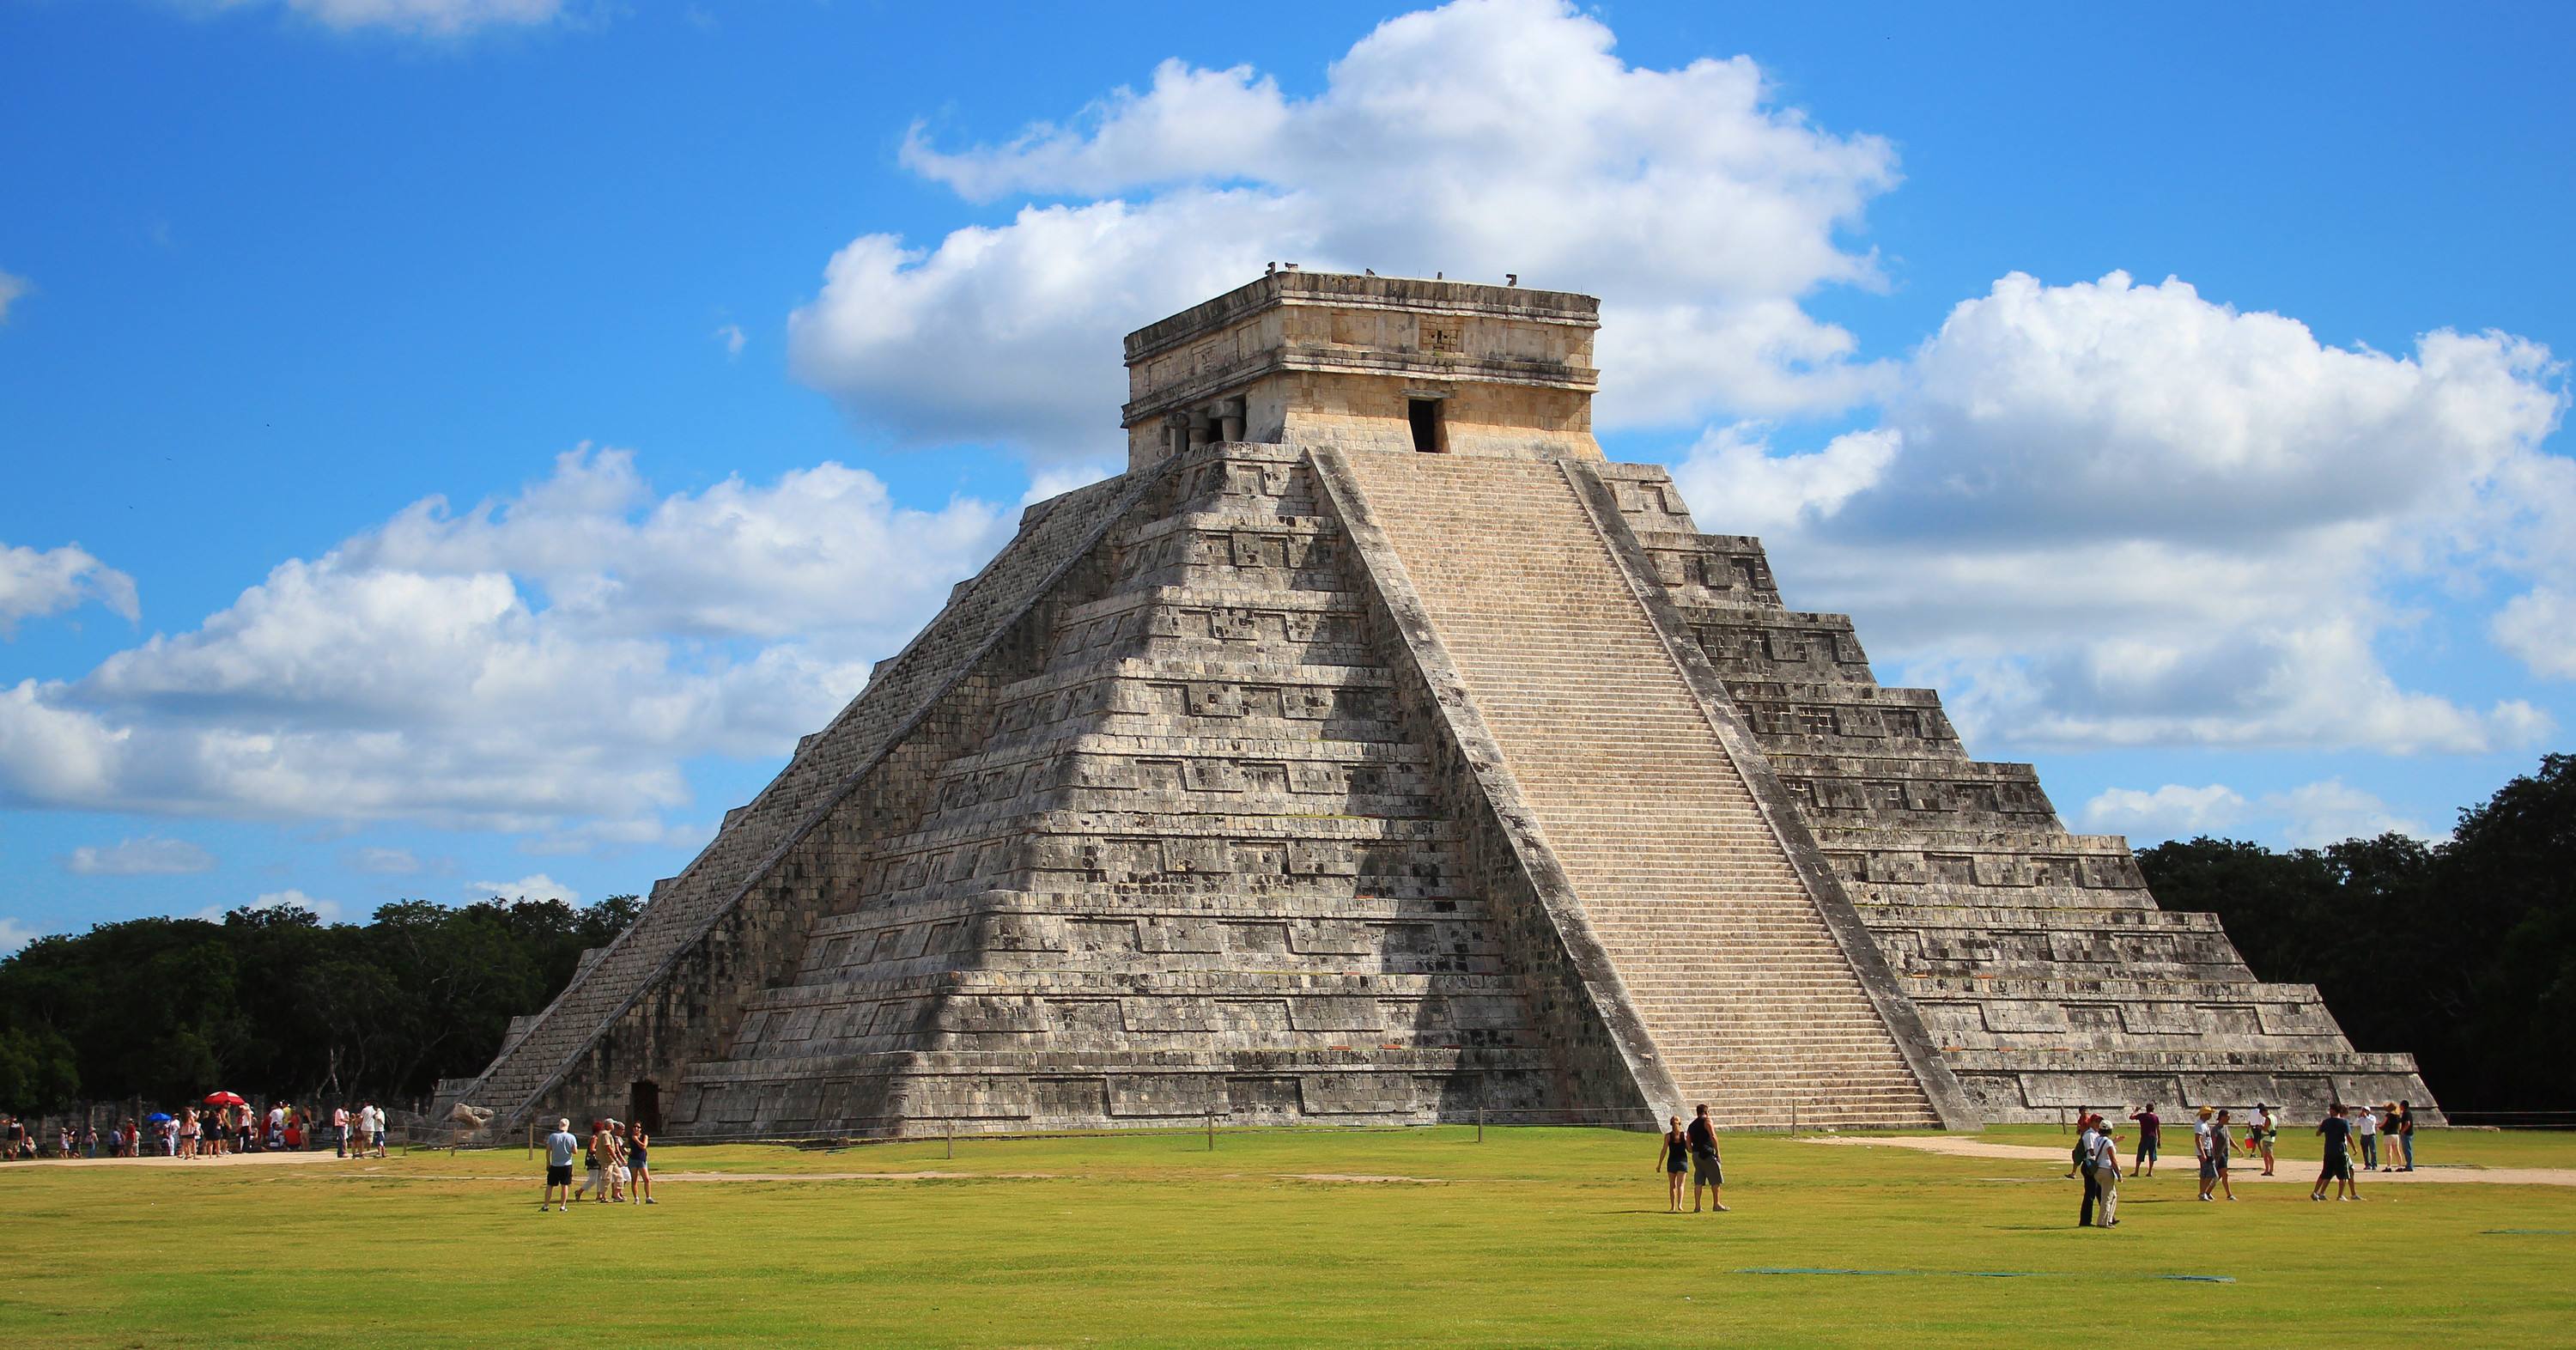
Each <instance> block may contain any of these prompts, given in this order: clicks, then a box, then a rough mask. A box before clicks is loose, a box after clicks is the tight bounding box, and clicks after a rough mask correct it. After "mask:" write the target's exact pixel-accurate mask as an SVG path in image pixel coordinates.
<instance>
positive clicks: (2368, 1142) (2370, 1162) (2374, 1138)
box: [2353, 1106, 2379, 1172]
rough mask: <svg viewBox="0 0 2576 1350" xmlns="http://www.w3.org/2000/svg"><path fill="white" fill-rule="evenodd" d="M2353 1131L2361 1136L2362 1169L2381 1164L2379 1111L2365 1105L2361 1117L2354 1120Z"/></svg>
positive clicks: (2366, 1169)
mask: <svg viewBox="0 0 2576 1350" xmlns="http://www.w3.org/2000/svg"><path fill="white" fill-rule="evenodd" d="M2353 1132H2354V1133H2356V1134H2359V1135H2360V1136H2361V1170H2363V1171H2365V1172H2367V1171H2370V1170H2372V1169H2374V1168H2376V1167H2378V1166H2379V1113H2378V1112H2376V1111H2373V1110H2371V1109H2370V1108H2369V1107H2367V1106H2365V1107H2363V1108H2361V1119H2359V1120H2357V1121H2355V1122H2353Z"/></svg>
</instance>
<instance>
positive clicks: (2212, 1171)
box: [2200, 1158, 2219, 1181]
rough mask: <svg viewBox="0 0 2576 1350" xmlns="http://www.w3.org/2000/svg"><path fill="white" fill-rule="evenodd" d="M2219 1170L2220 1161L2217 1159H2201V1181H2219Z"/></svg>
mask: <svg viewBox="0 0 2576 1350" xmlns="http://www.w3.org/2000/svg"><path fill="white" fill-rule="evenodd" d="M2218 1168H2219V1161H2218V1159H2216V1158H2203V1159H2201V1160H2200V1179H2201V1180H2203V1181H2216V1180H2218Z"/></svg>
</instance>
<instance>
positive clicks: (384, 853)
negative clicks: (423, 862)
mask: <svg viewBox="0 0 2576 1350" xmlns="http://www.w3.org/2000/svg"><path fill="white" fill-rule="evenodd" d="M342 861H344V862H346V863H347V864H348V865H349V866H350V867H351V868H352V869H354V870H356V871H360V872H374V873H376V874H378V875H380V876H407V875H409V874H411V873H413V872H417V871H419V870H420V858H419V856H418V855H416V854H414V853H413V852H412V851H411V850H410V849H407V848H354V849H351V850H349V852H348V853H347V854H346V855H345V856H344V857H343V859H342Z"/></svg>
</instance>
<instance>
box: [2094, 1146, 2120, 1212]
mask: <svg viewBox="0 0 2576 1350" xmlns="http://www.w3.org/2000/svg"><path fill="white" fill-rule="evenodd" d="M2093 1188H2094V1189H2095V1190H2096V1191H2099V1192H2100V1193H2101V1196H2102V1204H2101V1208H2100V1209H2099V1210H2098V1211H2097V1213H2098V1214H2099V1215H2100V1217H2101V1221H2102V1222H2101V1226H2102V1227H2104V1228H2117V1227H2119V1226H2120V1140H2119V1137H2118V1136H2117V1135H2114V1134H2113V1133H2111V1126H2110V1123H2109V1122H2108V1121H2105V1122H2103V1123H2102V1124H2101V1125H2099V1126H2098V1127H2096V1128H2095V1130H2094V1132H2093Z"/></svg>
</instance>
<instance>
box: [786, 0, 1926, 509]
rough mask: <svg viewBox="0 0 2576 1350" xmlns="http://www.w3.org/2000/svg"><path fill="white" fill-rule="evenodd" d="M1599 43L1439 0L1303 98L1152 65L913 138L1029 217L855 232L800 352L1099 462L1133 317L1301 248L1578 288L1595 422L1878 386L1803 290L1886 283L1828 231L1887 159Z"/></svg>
mask: <svg viewBox="0 0 2576 1350" xmlns="http://www.w3.org/2000/svg"><path fill="white" fill-rule="evenodd" d="M1612 41H1613V39H1612V34H1611V32H1610V30H1609V29H1608V28H1607V27H1606V26H1604V25H1603V24H1602V23H1600V22H1599V21H1598V20H1596V19H1594V18H1592V17H1590V16H1588V15H1585V14H1582V13H1579V12H1577V11H1576V10H1574V9H1573V8H1571V7H1570V6H1568V5H1566V4H1564V3H1562V0H1459V3H1455V4H1451V5H1448V6H1445V7H1443V8H1440V9H1436V10H1431V11H1427V12H1423V13H1415V14H1407V15H1404V16H1402V17H1399V18H1396V19H1392V20H1389V21H1388V22H1386V23H1384V24H1381V25H1380V26H1379V27H1378V28H1377V29H1376V30H1375V31H1374V32H1372V33H1370V34H1368V35H1367V36H1366V37H1364V38H1362V39H1361V40H1360V41H1359V42H1358V43H1356V44H1355V45H1354V46H1352V47H1351V49H1350V50H1349V51H1348V52H1346V53H1345V54H1344V55H1343V56H1342V57H1341V58H1340V59H1339V60H1338V61H1336V62H1334V63H1333V65H1332V67H1331V69H1330V71H1329V72H1328V75H1327V79H1326V81H1325V85H1324V88H1323V89H1322V90H1320V91H1319V92H1317V93H1316V94H1315V95H1313V96H1312V97H1309V98H1293V97H1290V96H1288V95H1287V94H1285V93H1284V92H1282V90H1281V89H1280V88H1279V86H1278V84H1277V82H1276V81H1275V80H1274V79H1273V78H1271V77H1270V76H1268V75H1265V74H1262V73H1260V72H1258V71H1256V70H1254V69H1253V68H1252V67H1250V66H1236V67H1232V68H1229V69H1225V70H1208V69H1202V68H1197V67H1193V66H1189V65H1187V64H1185V63H1183V62H1180V61H1166V62H1164V63H1163V64H1162V65H1161V66H1160V67H1158V68H1157V69H1156V70H1155V71H1154V74H1153V79H1152V83H1151V84H1150V85H1149V86H1148V87H1147V88H1145V89H1143V90H1141V91H1140V90H1134V89H1128V88H1121V89H1117V90H1113V91H1111V92H1110V93H1109V94H1108V95H1106V96H1105V97H1103V98H1102V99H1100V100H1099V101H1097V102H1095V103H1094V104H1092V105H1091V106H1090V107H1088V108H1085V109H1083V110H1082V111H1081V112H1080V114H1079V115H1078V116H1076V117H1075V118H1073V119H1072V120H1071V121H1070V122H1069V123H1067V124H1063V125H1057V124H1041V125H1039V126H1034V127H1031V128H1029V129H1028V130H1027V131H1025V132H1023V133H1022V134H1021V135H1019V136H1018V137H1016V138H1014V139H1012V140H1010V141H1007V142H1004V143H1002V144H998V145H976V146H968V147H965V148H962V149H955V150H947V149H942V148H940V147H939V145H938V143H937V138H936V137H934V136H933V135H932V133H931V132H929V131H928V130H926V129H924V128H921V127H916V128H915V129H914V131H913V134H912V136H911V137H910V139H909V140H908V141H907V143H906V145H905V149H904V155H903V158H904V162H905V163H906V164H907V165H908V166H910V167H911V168H912V169H913V170H914V171H916V172H917V173H920V174H922V175H923V176H925V177H927V178H930V179H932V180H933V181H936V182H939V183H942V184H944V185H946V186H948V187H949V188H951V189H953V190H955V191H956V192H958V193H959V194H960V195H961V196H964V197H966V198H967V199H969V200H973V201H990V200H994V199H997V198H1007V197H1014V196H1016V197H1021V198H1024V199H1027V204H1026V205H1024V206H1022V207H1021V208H1020V209H1018V210H1017V212H1016V213H1015V214H1014V215H1013V216H1012V218H1011V219H1010V220H1009V221H1008V222H1007V223H1005V224H999V225H978V226H970V227H967V228H963V229H959V230H956V231H953V232H951V233H949V234H947V235H946V236H944V237H943V238H941V239H939V240H937V241H935V242H930V243H925V244H914V243H911V242H909V241H907V240H905V239H903V238H900V237H898V236H894V235H887V234H869V235H864V236H861V237H859V238H857V239H855V240H853V241H852V242H851V243H850V244H848V245H847V246H845V247H844V248H842V249H841V250H840V252H839V253H838V254H836V255H835V256H834V257H833V258H832V260H831V262H830V264H829V266H828V267H827V268H826V269H825V273H824V282H823V288H822V291H821V292H820V294H818V295H816V296H815V297H814V299H813V300H812V301H811V302H809V303H808V304H806V305H805V306H804V307H803V308H801V309H799V310H797V311H796V313H795V314H794V315H793V316H792V318H791V321H790V325H789V344H790V345H789V354H790V358H791V361H792V363H793V366H794V369H795V370H796V371H797V373H798V374H799V375H800V376H801V377H802V378H803V379H805V380H806V381H807V382H809V383H811V384H813V385H815V386H816V387H818V388H821V389H824V390H827V391H829V392H831V393H832V394H833V395H835V396H836V397H837V398H839V399H840V401H841V402H842V403H843V404H844V406H845V407H846V408H847V409H848V410H849V411H850V413H851V414H852V415H853V416H854V417H856V418H858V419H860V420H862V421H864V422H867V423H870V424H872V425H877V426H882V427H885V428H888V429H890V430H892V431H893V432H895V433H896V434H898V435H899V436H902V437H904V438H907V439H910V440H915V441H972V442H988V443H1005V444H1010V445H1013V446H1016V447H1019V448H1022V449H1025V450H1028V451H1031V452H1033V453H1035V454H1037V455H1039V456H1040V457H1053V458H1059V459H1080V458H1084V457H1087V456H1096V455H1097V454H1098V453H1099V452H1100V451H1101V449H1102V448H1103V447H1104V446H1105V445H1108V444H1111V443H1114V441H1115V439H1116V437H1115V432H1114V430H1113V429H1112V427H1111V425H1110V422H1111V417H1112V412H1113V410H1114V409H1115V408H1116V407H1117V406H1118V404H1119V403H1120V402H1121V401H1122V399H1123V397H1124V377H1123V375H1122V373H1121V367H1120V365H1119V355H1118V353H1119V338H1120V337H1121V336H1122V335H1123V334H1124V333H1125V332H1126V331H1127V330H1128V329H1131V328H1134V327H1137V326H1139V325H1141V324H1144V323H1147V322H1150V321H1152V320H1154V319H1157V318H1161V317H1162V316H1163V315H1165V314H1168V313H1171V312H1173V311H1175V310H1178V309H1181V308H1183V307H1186V306H1188V305H1191V304H1195V303H1197V302H1198V301H1200V300H1203V299H1206V298H1207V297H1208V296H1210V295H1214V294H1216V293H1218V292H1220V291H1223V290H1227V289H1230V288H1232V287H1234V286H1238V285H1241V284H1243V283H1244V282H1246V281H1248V280H1250V279H1252V278H1253V277H1255V276H1257V275H1258V274H1259V273H1260V271H1261V269H1262V265H1263V264H1264V263H1265V262H1268V261H1272V260H1296V261H1300V262H1301V263H1302V264H1303V265H1306V266H1309V267H1318V268H1321V267H1334V268H1340V269H1344V270H1349V271H1358V270H1360V269H1361V268H1362V267H1372V268H1375V269H1376V270H1378V271H1380V272H1385V273H1389V274H1405V275H1418V276H1429V275H1431V274H1432V273H1434V272H1435V271H1441V272H1446V273H1447V274H1448V275H1449V276H1452V277H1474V278H1480V279H1483V280H1487V281H1494V282H1499V281H1501V280H1502V279H1503V275H1504V274H1505V273H1507V272H1516V273H1519V274H1520V275H1521V276H1522V278H1523V279H1524V280H1525V281H1526V282H1528V283H1530V284H1532V285H1538V286H1550V285H1558V286H1565V287H1569V288H1574V287H1580V288H1581V289H1584V290H1587V291H1592V292H1596V293H1598V294H1599V295H1600V296H1601V297H1602V299H1603V315H1604V328H1603V330H1602V334H1601V353H1600V364H1601V366H1602V369H1603V393H1602V398H1601V404H1600V416H1601V418H1602V420H1603V421H1604V423H1605V424H1607V425H1614V426H1615V425H1645V424H1678V423H1681V422H1684V421H1687V420H1690V419H1694V418H1696V417H1699V416H1701V415H1702V414H1704V413H1706V412H1707V411H1709V410H1711V409H1716V408H1725V409H1728V410H1731V411H1732V412H1734V413H1736V414H1739V415H1743V414H1752V415H1766V414H1776V413H1786V412H1792V411H1801V410H1810V409H1816V408H1835V407H1841V406H1845V405H1847V404H1849V403H1850V402H1851V401H1852V400H1853V399H1855V398H1857V397H1860V396H1862V395H1864V394H1866V393H1868V392H1870V391H1872V390H1874V389H1877V388H1879V387H1880V386H1881V384H1882V383H1883V381H1884V379H1885V376H1886V373H1887V372H1886V371H1884V370H1883V369H1882V368H1880V367H1878V366H1876V365H1873V364H1870V363H1866V362H1861V361H1858V360H1857V359H1856V358H1855V356H1854V352H1855V343H1854V341H1853V339H1852V336H1851V334H1850V333H1848V332H1847V331H1845V330H1843V329H1842V328H1840V327H1837V326H1835V325H1833V324H1830V323H1827V322H1824V321H1822V320H1819V319H1817V318H1816V317H1814V316H1813V315H1811V314H1809V313H1808V312H1807V311H1806V310H1805V309H1804V308H1803V307H1802V299H1803V297H1806V296H1807V295H1809V294H1810V293H1812V292H1814V291H1816V290H1818V289H1819V288H1823V287H1829V286H1838V285H1839V286H1876V285H1878V284H1880V281H1881V278H1880V275H1879V271H1878V267H1877V263H1876V260H1875V258H1874V257H1872V256H1871V255H1870V254H1868V253H1866V252H1860V251H1855V250H1853V249H1851V248H1849V247H1846V246H1845V244H1844V243H1843V241H1842V238H1841V236H1842V235H1843V234H1844V233H1845V232H1846V231H1848V230H1850V229H1852V228H1855V227H1856V226H1857V225H1858V224H1859V222H1860V216H1861V212H1862V209H1863V207H1864V206H1865V205H1866V204H1867V203H1868V202H1869V201H1870V200H1871V199H1872V198H1873V197H1875V196H1877V195H1878V194H1880V193H1882V192H1884V191H1886V190H1887V189H1888V188H1890V187H1891V186H1893V185H1894V184H1895V182H1896V168H1895V158H1896V157H1895V152H1894V151H1893V150H1892V149H1891V148H1890V147H1889V146H1888V144H1887V143H1886V142H1885V141H1883V140H1880V139H1878V138H1876V137H1871V136H1839V135H1835V134H1832V133H1830V132H1827V131H1824V130H1821V129H1819V128H1817V127H1816V126H1814V125H1812V124H1811V123H1810V122H1809V121H1808V119H1807V118H1806V116H1805V115H1804V114H1803V113H1801V112H1799V111H1798V110H1796V109H1793V108H1786V107H1783V106H1780V105H1779V104H1778V103H1777V101H1776V100H1775V98H1774V96H1773V91H1772V90H1771V89H1770V88H1769V86H1768V84H1767V82H1766V80H1765V78H1764V76H1763V73H1762V70H1761V69H1760V67H1758V66H1757V65H1755V64H1754V63H1753V62H1752V61H1751V60H1750V59H1747V58H1744V57H1736V58H1733V59H1729V60H1700V61H1694V62H1692V63H1690V64H1689V65H1687V66H1683V67H1681V68H1678V69H1671V70H1657V69H1651V68H1647V67H1641V66H1631V65H1629V64H1628V63H1626V62H1625V61H1623V60H1621V59H1620V58H1619V57H1617V56H1616V55H1614V54H1613V52H1612V50H1611V49H1612ZM1539 110H1543V111H1539Z"/></svg>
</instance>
